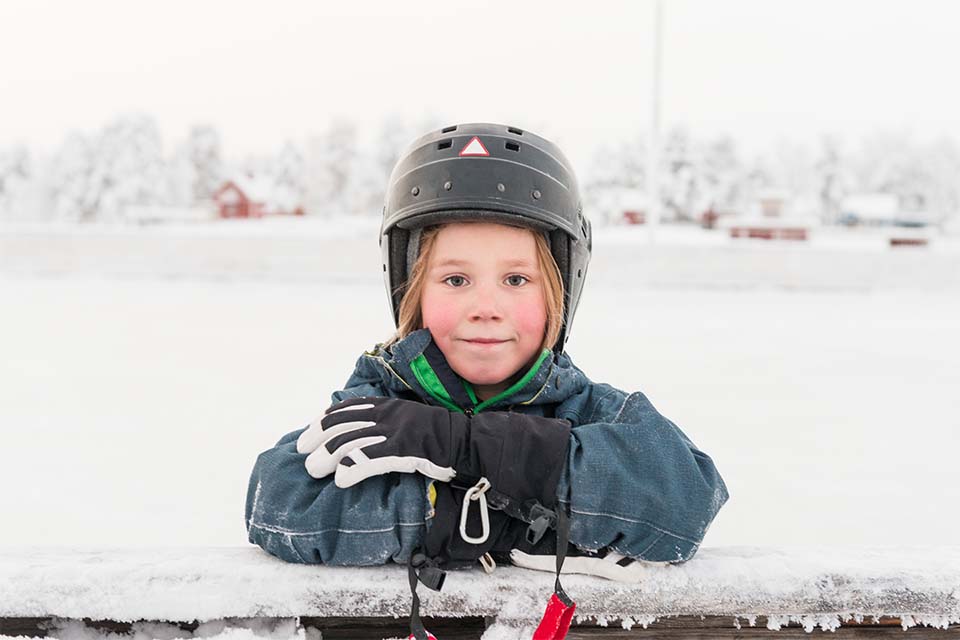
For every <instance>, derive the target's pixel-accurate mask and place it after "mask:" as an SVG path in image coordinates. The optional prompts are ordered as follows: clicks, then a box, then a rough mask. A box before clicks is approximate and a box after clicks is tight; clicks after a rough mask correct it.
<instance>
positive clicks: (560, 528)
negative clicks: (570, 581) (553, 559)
mask: <svg viewBox="0 0 960 640" xmlns="http://www.w3.org/2000/svg"><path fill="white" fill-rule="evenodd" d="M569 543H570V521H569V519H568V518H567V512H566V510H564V508H563V506H562V505H557V580H556V582H555V583H554V585H553V590H554V592H555V593H556V594H557V597H558V598H560V601H561V602H563V604H564V605H565V606H567V607H572V606H573V600H572V599H571V598H570V596H568V595H567V592H566V591H564V590H563V585H562V584H560V570H561V569H562V568H563V561H564V560H566V559H567V545H568V544H569Z"/></svg>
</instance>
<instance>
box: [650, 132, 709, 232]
mask: <svg viewBox="0 0 960 640" xmlns="http://www.w3.org/2000/svg"><path fill="white" fill-rule="evenodd" d="M698 151H699V150H698V149H697V148H696V146H695V145H694V143H693V141H692V140H691V139H690V135H689V134H688V133H687V132H686V131H685V130H683V129H673V130H671V131H670V132H669V133H668V134H667V136H666V138H665V140H664V142H663V145H662V147H661V150H660V199H661V202H662V208H663V212H664V215H663V218H664V219H665V220H666V219H670V218H673V219H674V220H680V221H690V220H693V219H695V218H696V217H697V216H699V214H700V213H701V212H702V209H704V208H705V207H706V204H705V203H704V202H703V200H704V193H703V184H702V178H703V174H702V171H701V168H702V167H701V159H700V157H699V156H700V154H699V152H698Z"/></svg>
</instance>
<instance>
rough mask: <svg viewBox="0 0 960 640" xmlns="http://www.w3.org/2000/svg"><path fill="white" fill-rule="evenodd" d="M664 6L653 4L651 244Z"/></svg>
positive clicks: (656, 201)
mask: <svg viewBox="0 0 960 640" xmlns="http://www.w3.org/2000/svg"><path fill="white" fill-rule="evenodd" d="M662 31H663V6H662V1H661V0H654V2H653V87H652V91H651V92H650V93H651V97H652V101H653V103H652V105H651V109H650V136H649V138H650V140H649V143H648V145H647V196H648V198H649V199H650V202H649V205H648V209H649V212H648V213H649V219H648V220H647V226H648V227H649V230H650V231H649V238H650V243H651V244H653V243H655V242H656V240H657V228H658V227H659V226H660V175H659V173H660V172H659V167H660V70H661V63H662V57H663V55H662V52H663V38H662V35H663V34H662Z"/></svg>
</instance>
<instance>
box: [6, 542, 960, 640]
mask: <svg viewBox="0 0 960 640" xmlns="http://www.w3.org/2000/svg"><path fill="white" fill-rule="evenodd" d="M634 566H635V567H636V582H635V583H621V582H612V581H608V580H604V579H601V578H594V577H588V576H577V575H570V576H565V577H564V587H565V588H566V591H567V592H568V593H569V594H570V596H571V597H573V598H574V599H575V600H576V601H577V615H578V618H577V619H578V621H580V622H581V623H591V624H594V625H596V624H600V625H601V626H603V625H606V624H615V625H616V628H617V629H619V633H621V634H622V633H623V629H629V628H631V627H633V626H637V627H644V628H646V627H647V626H649V625H654V626H656V625H657V624H660V625H661V626H664V627H666V626H670V627H671V628H672V629H673V630H674V631H673V635H676V637H684V636H683V635H677V631H676V629H677V628H678V627H683V628H686V629H689V630H690V632H691V635H690V637H693V636H694V635H696V634H695V632H699V633H700V634H701V636H700V637H702V634H703V631H704V628H707V627H710V628H711V629H715V630H718V629H719V628H720V627H725V628H727V629H738V628H740V627H744V628H746V627H750V626H754V625H757V624H758V623H759V624H760V625H761V626H762V627H765V628H768V629H772V630H775V629H780V628H781V627H788V626H790V627H794V628H796V627H799V628H802V629H803V630H804V631H806V632H810V631H813V630H814V629H817V628H820V629H823V630H837V629H839V628H841V626H842V625H847V624H857V623H860V624H864V625H869V626H872V625H873V623H876V622H880V621H881V619H882V620H883V621H884V622H887V623H889V621H890V620H891V619H896V620H897V621H899V624H900V626H902V627H903V628H904V629H907V628H910V627H914V626H918V625H919V626H926V627H930V628H931V629H930V631H931V633H934V634H935V635H937V637H941V635H939V634H948V635H951V636H952V635H954V633H956V634H958V635H960V627H958V626H951V625H957V624H958V623H960V546H936V547H851V548H843V547H803V548H800V547H798V548H786V547H783V548H780V547H778V548H770V547H717V548H710V547H704V548H702V549H701V550H700V551H699V552H698V554H697V555H696V557H694V558H693V559H692V560H691V561H689V562H687V563H685V564H681V565H666V566H662V565H638V564H635V565H634ZM552 590H553V576H552V575H551V574H549V573H540V572H533V571H528V570H524V569H519V568H516V567H498V568H497V569H496V570H495V571H494V572H493V573H492V574H490V575H487V574H485V573H483V572H482V571H480V570H473V571H471V570H466V571H453V572H451V573H450V574H449V575H448V576H447V580H446V583H445V585H444V587H443V590H442V591H440V592H432V591H430V590H428V589H426V588H425V587H422V586H421V588H420V589H419V593H420V597H421V599H422V601H423V604H422V613H423V614H424V615H425V616H429V617H433V618H434V619H462V620H464V622H465V623H466V621H467V620H470V619H472V620H474V621H481V623H482V624H481V627H482V628H485V629H486V631H485V632H483V631H482V630H481V631H478V632H477V634H476V636H477V637H479V635H480V634H481V633H484V637H485V638H510V637H530V632H531V631H532V629H533V627H534V626H535V625H536V623H537V620H538V618H539V616H540V615H541V614H542V613H543V609H544V606H545V605H546V602H547V599H548V597H549V595H550V594H551V593H552ZM409 611H410V592H409V586H408V581H407V572H406V568H405V567H402V566H397V565H391V566H385V567H369V568H342V567H323V566H317V565H295V564H287V563H284V562H282V561H279V560H277V559H275V558H273V557H271V556H269V555H268V554H266V553H265V552H263V551H261V550H260V549H258V548H255V547H247V548H241V547H231V548H179V549H174V548H160V549H155V548H151V549H98V550H90V549H69V548H7V549H0V636H4V635H17V633H24V634H26V635H39V634H35V633H29V629H30V628H31V626H30V625H31V624H34V623H35V624H36V625H37V628H40V627H42V626H43V625H44V624H46V625H47V626H53V627H55V628H59V629H60V630H61V631H60V632H59V634H58V632H51V635H53V636H54V637H63V638H65V637H68V636H71V635H72V636H73V637H84V638H96V637H98V636H96V635H91V633H94V632H91V631H90V629H91V628H94V629H96V628H99V629H101V630H104V632H105V631H109V630H112V631H117V630H120V631H137V632H139V633H138V635H137V637H138V638H140V639H144V638H153V637H156V638H172V637H191V634H193V637H208V638H209V637H216V636H217V634H224V638H226V634H227V631H226V630H227V629H228V628H230V627H237V628H240V629H244V630H245V631H244V632H243V633H240V632H231V634H230V635H229V637H230V639H231V640H235V639H236V638H240V637H261V638H262V637H265V636H267V637H273V638H278V639H279V638H293V637H299V638H310V637H311V633H313V634H315V630H312V628H306V629H305V627H311V624H307V621H312V627H316V628H323V625H322V624H320V623H322V621H323V620H336V621H337V624H338V625H340V627H339V628H344V627H345V626H349V623H350V620H351V619H354V620H356V621H357V624H358V625H361V623H362V624H363V625H367V626H369V625H370V624H372V623H371V621H372V620H382V619H393V618H397V619H398V620H397V624H395V625H393V626H391V627H390V628H391V629H392V631H391V632H390V633H392V634H394V635H396V634H399V633H401V632H402V630H403V627H404V624H405V618H406V616H407V615H408V613H409ZM80 620H87V621H88V623H87V624H86V627H85V628H86V629H87V631H86V632H85V635H84V634H80V633H78V632H76V629H77V627H76V625H78V624H79V625H82V623H80V622H77V621H80ZM697 620H700V621H702V624H701V625H698V624H697ZM30 621H34V623H32V622H30ZM89 621H98V622H96V623H91V622H89ZM105 621H106V622H105ZM135 621H154V622H151V623H142V622H141V623H138V624H137V625H131V624H125V623H133V622H135ZM157 621H166V622H168V623H180V624H178V625H175V629H176V630H177V631H178V634H172V632H171V631H170V630H169V629H167V630H165V631H164V630H158V628H157V627H156V626H152V627H151V626H150V625H151V624H154V625H155V623H156V622H157ZM231 621H232V622H233V624H231ZM680 621H682V622H683V624H680ZM691 621H692V622H691ZM71 625H72V626H71ZM698 626H699V627H700V628H699V629H697V628H696V627H698ZM861 628H862V627H861ZM24 629H26V631H24ZM71 629H72V630H73V631H72V632H71V631H70V630H71ZM396 629H399V631H397V630H396ZM933 629H940V630H946V631H940V632H934V631H933ZM760 630H761V629H759V628H758V629H755V630H752V631H760ZM611 631H612V629H611ZM244 633H245V634H247V636H244V635H243V634H244ZM323 633H324V638H332V637H337V635H336V633H333V632H330V633H328V632H326V631H325V632H323ZM571 633H573V631H571ZM184 634H186V635H184ZM779 635H783V634H782V633H781V634H779ZM371 637H374V636H371ZM375 637H383V636H382V635H380V636H375ZM458 637H464V636H463V635H462V633H461V634H459V635H458ZM731 637H732V636H731ZM441 640H442V637H441Z"/></svg>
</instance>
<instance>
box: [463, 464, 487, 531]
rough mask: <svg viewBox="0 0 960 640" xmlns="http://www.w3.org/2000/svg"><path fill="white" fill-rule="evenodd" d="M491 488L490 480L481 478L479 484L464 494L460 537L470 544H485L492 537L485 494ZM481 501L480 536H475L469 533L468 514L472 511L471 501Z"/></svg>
mask: <svg viewBox="0 0 960 640" xmlns="http://www.w3.org/2000/svg"><path fill="white" fill-rule="evenodd" d="M489 488H490V481H489V480H487V479H486V478H480V481H479V482H477V484H475V485H473V486H472V487H470V488H469V489H467V494H466V495H465V496H463V506H462V507H461V508H460V537H461V538H463V540H464V542H467V543H469V544H483V543H484V542H486V541H487V538H489V537H490V515H489V514H488V513H487V496H486V495H484V494H485V493H486V492H487V489H489ZM474 500H478V501H479V502H480V530H481V533H480V537H479V538H473V537H471V536H470V535H469V534H468V533H467V514H468V513H469V512H470V503H471V502H473V501H474Z"/></svg>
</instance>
